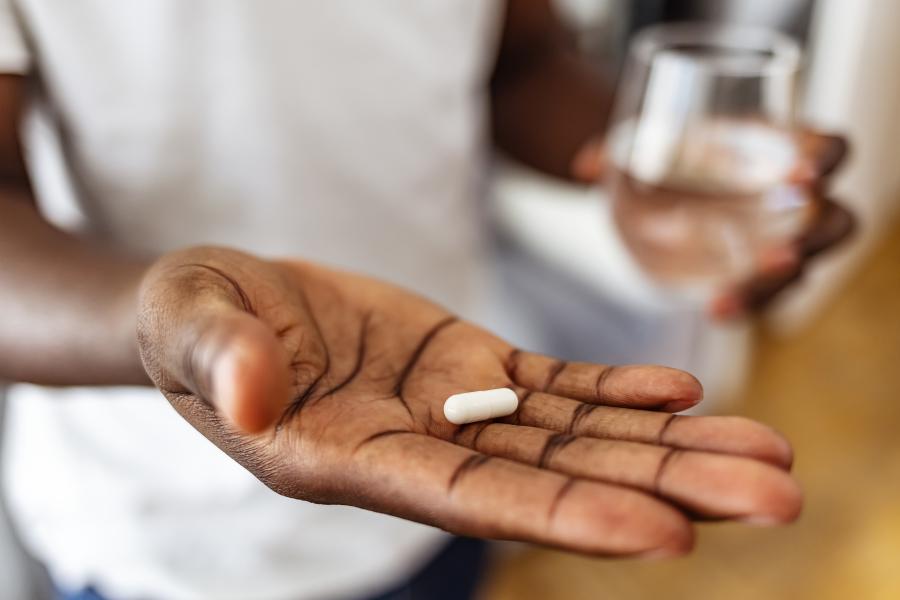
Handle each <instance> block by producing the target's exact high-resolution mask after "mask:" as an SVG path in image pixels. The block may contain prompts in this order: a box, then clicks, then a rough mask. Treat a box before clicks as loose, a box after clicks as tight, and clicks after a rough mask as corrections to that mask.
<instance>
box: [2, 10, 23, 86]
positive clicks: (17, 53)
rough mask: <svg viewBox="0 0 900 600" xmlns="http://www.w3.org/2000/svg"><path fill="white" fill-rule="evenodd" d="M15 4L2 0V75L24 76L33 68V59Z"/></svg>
mask: <svg viewBox="0 0 900 600" xmlns="http://www.w3.org/2000/svg"><path fill="white" fill-rule="evenodd" d="M13 2H14V0H0V73H16V74H24V73H25V72H27V71H28V68H29V67H30V66H31V57H30V56H29V53H28V47H27V46H26V45H25V37H24V36H23V35H22V26H21V24H20V23H19V20H18V19H17V18H16V12H15V10H14V8H13Z"/></svg>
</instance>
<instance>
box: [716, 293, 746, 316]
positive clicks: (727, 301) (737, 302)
mask: <svg viewBox="0 0 900 600" xmlns="http://www.w3.org/2000/svg"><path fill="white" fill-rule="evenodd" d="M708 313H709V316H710V317H712V318H713V319H715V320H717V321H721V322H727V321H734V320H736V319H738V318H740V317H742V316H743V315H744V314H745V306H744V302H743V300H742V299H741V297H740V295H738V294H737V293H734V292H726V293H724V294H722V295H720V296H717V297H716V298H714V299H713V300H712V302H710V304H709V308H708Z"/></svg>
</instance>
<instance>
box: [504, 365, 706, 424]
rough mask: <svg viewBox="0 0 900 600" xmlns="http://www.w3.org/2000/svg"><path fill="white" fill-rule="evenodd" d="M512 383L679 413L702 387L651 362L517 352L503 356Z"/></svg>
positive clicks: (692, 402)
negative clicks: (598, 361)
mask: <svg viewBox="0 0 900 600" xmlns="http://www.w3.org/2000/svg"><path fill="white" fill-rule="evenodd" d="M506 369H507V374H508V375H509V377H510V379H512V381H513V382H515V383H516V384H518V385H520V386H522V387H524V388H527V389H529V390H533V391H536V392H546V393H549V394H555V395H557V396H566V397H568V398H573V399H575V400H581V401H583V402H590V403H592V404H604V405H606V406H624V407H628V408H644V409H656V410H665V411H668V412H679V411H682V410H685V409H688V408H690V407H691V406H694V405H695V404H697V403H698V402H700V400H701V399H702V398H703V386H701V385H700V382H699V381H698V380H697V378H696V377H694V376H693V375H691V374H690V373H687V372H685V371H680V370H678V369H672V368H669V367H662V366H656V365H622V366H620V365H603V364H594V363H584V362H568V361H563V360H558V359H554V358H551V357H549V356H544V355H541V354H535V353H532V352H525V351H521V350H514V351H513V352H512V353H510V355H509V357H508V358H507V359H506Z"/></svg>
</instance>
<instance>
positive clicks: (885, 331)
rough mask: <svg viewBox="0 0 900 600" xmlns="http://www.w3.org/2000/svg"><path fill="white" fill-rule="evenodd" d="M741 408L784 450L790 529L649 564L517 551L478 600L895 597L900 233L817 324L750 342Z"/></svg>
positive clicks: (899, 560) (898, 579)
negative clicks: (768, 427)
mask: <svg viewBox="0 0 900 600" xmlns="http://www.w3.org/2000/svg"><path fill="white" fill-rule="evenodd" d="M740 410H741V412H743V413H744V414H747V415H749V416H752V417H755V418H758V419H761V420H763V421H765V422H767V423H770V424H772V425H774V426H775V427H777V428H778V429H780V430H781V431H783V432H784V433H786V434H787V435H788V437H789V438H790V439H791V440H792V441H793V443H794V445H795V449H796V452H797V463H796V468H795V470H796V473H797V476H798V477H799V479H800V480H801V482H802V485H803V487H804V490H805V493H806V508H805V512H804V514H803V516H802V517H801V519H800V521H799V522H798V523H797V524H796V525H793V526H791V527H788V528H784V529H776V530H762V529H750V528H747V527H741V526H734V525H704V526H701V527H700V535H699V541H698V544H697V548H696V551H695V552H694V553H693V554H692V555H691V556H689V557H687V558H682V559H677V560H673V561H668V562H658V563H638V562H629V561H603V560H589V559H585V558H580V557H576V556H572V555H566V554H562V553H558V552H552V551H547V550H536V549H535V550H526V551H524V552H520V553H516V554H514V555H512V556H510V557H507V558H505V559H502V560H501V561H499V564H498V566H497V568H496V569H495V570H494V573H493V576H492V577H491V579H490V580H489V582H488V585H487V589H486V593H485V597H486V598H488V599H489V600H532V599H534V600H537V599H541V600H555V599H566V600H569V599H573V600H582V599H584V600H588V599H591V600H598V599H610V598H611V599H616V600H620V599H621V600H632V599H649V598H653V599H657V598H659V599H666V600H668V599H673V600H679V599H688V598H690V599H697V598H699V599H707V598H710V599H727V600H744V599H746V600H751V599H752V600H759V599H767V600H769V599H774V600H779V599H788V598H790V599H792V600H804V599H816V600H831V599H834V600H838V599H841V600H844V599H854V600H855V599H863V600H872V599H875V600H877V599H881V598H884V599H897V598H900V227H897V228H895V230H894V232H893V234H892V235H891V236H889V239H888V240H887V241H886V242H885V243H884V244H883V245H882V247H881V248H880V249H879V250H878V251H877V252H876V253H875V255H874V256H873V257H872V259H871V261H870V262H869V264H868V265H867V266H866V267H865V268H864V269H863V270H862V271H861V272H860V273H859V274H858V275H857V276H856V277H855V278H854V279H853V280H852V281H851V282H850V284H849V285H848V286H847V287H846V288H845V290H844V291H843V293H842V295H841V296H840V297H839V298H837V300H836V301H835V302H834V303H833V304H832V305H831V306H830V307H829V309H828V310H827V311H826V313H825V314H824V315H823V316H822V317H821V318H820V319H819V321H818V322H817V323H816V324H814V325H813V326H812V327H811V328H809V329H808V330H807V331H805V332H804V333H802V334H800V335H798V336H796V337H793V338H790V339H788V340H778V339H772V338H766V337H763V338H762V339H761V340H760V345H759V352H758V358H757V364H756V365H755V367H754V372H753V376H752V382H751V385H750V389H749V390H748V392H747V395H746V399H745V401H744V402H743V404H742V406H741V408H740Z"/></svg>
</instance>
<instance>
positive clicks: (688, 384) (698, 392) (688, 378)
mask: <svg viewBox="0 0 900 600" xmlns="http://www.w3.org/2000/svg"><path fill="white" fill-rule="evenodd" d="M670 371H671V377H670V379H669V383H668V391H667V395H668V396H669V397H670V398H672V399H671V400H670V401H669V402H667V403H666V404H665V405H664V406H663V410H665V411H667V412H681V411H683V410H687V409H688V408H691V407H692V406H695V405H697V404H699V403H700V402H701V401H702V400H703V384H702V383H700V380H699V379H697V378H696V377H694V376H693V375H691V374H690V373H688V372H687V371H680V370H678V369H670Z"/></svg>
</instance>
